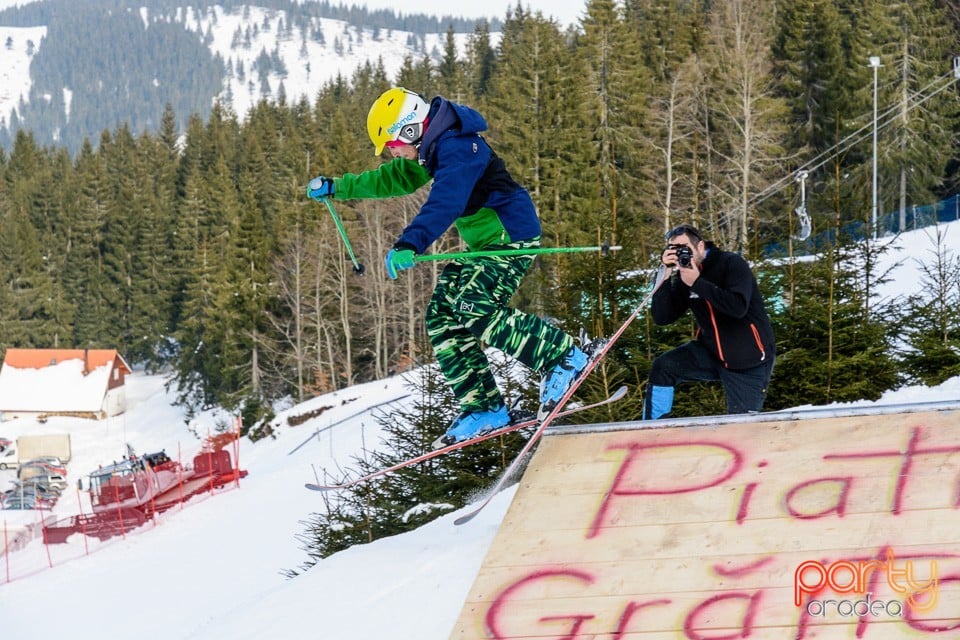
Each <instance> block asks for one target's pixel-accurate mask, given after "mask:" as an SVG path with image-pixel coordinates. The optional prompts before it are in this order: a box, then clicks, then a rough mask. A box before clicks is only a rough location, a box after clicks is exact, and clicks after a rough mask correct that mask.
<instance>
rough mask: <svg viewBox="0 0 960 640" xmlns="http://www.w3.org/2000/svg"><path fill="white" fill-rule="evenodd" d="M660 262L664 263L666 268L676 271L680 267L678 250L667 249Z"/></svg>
mask: <svg viewBox="0 0 960 640" xmlns="http://www.w3.org/2000/svg"><path fill="white" fill-rule="evenodd" d="M660 262H662V263H663V264H664V266H667V267H672V268H674V269H676V268H677V267H678V266H679V265H678V264H677V250H676V249H674V248H673V247H667V248H666V249H664V250H663V253H662V254H661V255H660Z"/></svg>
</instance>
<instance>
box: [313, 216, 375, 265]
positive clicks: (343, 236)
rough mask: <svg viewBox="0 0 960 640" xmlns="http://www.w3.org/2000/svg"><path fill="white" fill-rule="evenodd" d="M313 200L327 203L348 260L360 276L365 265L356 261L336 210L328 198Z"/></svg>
mask: <svg viewBox="0 0 960 640" xmlns="http://www.w3.org/2000/svg"><path fill="white" fill-rule="evenodd" d="M315 200H318V201H320V200H322V201H323V204H325V205H327V210H328V211H329V212H330V217H331V218H333V222H334V224H336V225H337V232H338V233H339V234H340V238H341V239H342V240H343V246H345V247H346V248H347V253H348V254H349V255H350V261H351V262H352V263H353V272H354V273H355V274H357V275H358V276H362V275H363V273H364V272H365V271H366V267H364V266H363V265H362V264H361V263H360V262H358V261H357V256H355V255H354V254H353V247H351V246H350V239H349V238H348V237H347V231H346V229H344V228H343V221H342V220H341V219H340V216H339V215H337V211H336V210H335V209H334V208H333V205H332V204H330V198H315Z"/></svg>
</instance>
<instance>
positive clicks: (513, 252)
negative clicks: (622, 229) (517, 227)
mask: <svg viewBox="0 0 960 640" xmlns="http://www.w3.org/2000/svg"><path fill="white" fill-rule="evenodd" d="M622 248H623V247H622V246H620V245H618V244H617V245H612V246H611V245H608V244H603V245H600V246H598V247H540V248H533V249H490V250H485V251H484V250H481V251H460V252H456V253H428V254H425V255H422V256H414V257H413V260H414V262H430V261H431V260H458V259H464V258H467V259H469V258H491V257H496V256H539V255H544V254H550V253H597V252H599V253H601V254H603V255H607V254H609V253H610V252H611V251H619V250H620V249H622Z"/></svg>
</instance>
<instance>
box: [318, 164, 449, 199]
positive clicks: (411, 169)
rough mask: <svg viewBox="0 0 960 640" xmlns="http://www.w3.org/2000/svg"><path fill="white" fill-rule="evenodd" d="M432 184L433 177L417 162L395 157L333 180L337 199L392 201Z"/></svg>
mask: <svg viewBox="0 0 960 640" xmlns="http://www.w3.org/2000/svg"><path fill="white" fill-rule="evenodd" d="M428 182H430V174H429V173H428V172H427V170H426V169H424V168H423V167H422V166H420V163H419V162H417V161H416V160H407V159H406V158H394V159H393V160H391V161H390V162H387V163H385V164H382V165H380V166H379V167H377V168H376V169H372V170H370V171H364V172H363V173H345V174H343V175H342V176H340V177H339V178H334V179H333V186H334V198H336V199H337V200H354V199H361V198H392V197H395V196H405V195H408V194H411V193H413V192H414V191H416V190H417V189H419V188H420V187H422V186H423V185H425V184H427V183H428Z"/></svg>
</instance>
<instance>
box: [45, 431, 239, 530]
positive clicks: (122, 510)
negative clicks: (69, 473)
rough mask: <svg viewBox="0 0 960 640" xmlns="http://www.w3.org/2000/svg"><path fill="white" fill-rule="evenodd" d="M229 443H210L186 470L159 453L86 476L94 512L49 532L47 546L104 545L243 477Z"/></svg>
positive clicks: (115, 464)
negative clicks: (79, 537)
mask: <svg viewBox="0 0 960 640" xmlns="http://www.w3.org/2000/svg"><path fill="white" fill-rule="evenodd" d="M235 439H236V435H234V437H233V438H232V440H235ZM227 442H229V440H226V441H225V440H224V439H222V438H219V439H210V440H208V442H207V444H206V445H205V446H204V449H203V450H202V451H201V452H200V453H198V454H197V455H196V456H194V458H193V465H192V466H191V467H188V468H183V467H181V465H180V464H179V463H178V462H176V461H175V460H172V459H170V456H168V455H167V454H166V453H165V452H163V451H160V452H157V453H148V454H146V455H143V456H140V457H139V458H137V457H131V458H128V459H126V460H123V461H121V462H115V463H113V464H111V465H107V466H105V467H101V468H99V469H97V470H96V471H94V472H92V473H91V474H90V475H89V476H88V478H89V484H88V490H89V492H90V502H91V504H92V505H93V513H92V514H81V515H76V516H71V517H70V518H66V519H64V520H60V521H58V522H57V523H56V524H54V525H53V526H49V527H46V528H45V529H44V539H45V541H46V542H47V543H50V544H52V543H60V542H66V540H67V538H68V537H70V536H71V535H73V534H74V533H83V534H84V535H88V536H93V537H96V538H100V539H101V540H106V539H107V538H110V537H113V536H115V535H118V534H121V533H123V532H125V531H129V530H130V529H134V528H136V527H139V526H140V525H142V524H144V523H145V522H146V521H147V519H149V518H150V517H151V516H152V515H153V514H154V513H159V512H162V511H165V510H167V509H169V508H171V507H173V506H176V505H178V504H181V503H183V502H184V501H185V500H188V499H189V498H190V497H192V496H195V495H197V494H199V493H203V492H204V491H212V490H213V489H214V488H217V487H222V486H224V485H226V484H228V483H230V482H235V481H237V480H238V479H239V478H243V477H245V476H246V475H247V472H246V471H244V470H241V469H236V468H234V466H233V461H232V459H231V457H230V452H229V451H227V450H226V449H223V448H222V447H223V446H224V445H225V444H226V443H227Z"/></svg>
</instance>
